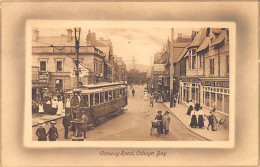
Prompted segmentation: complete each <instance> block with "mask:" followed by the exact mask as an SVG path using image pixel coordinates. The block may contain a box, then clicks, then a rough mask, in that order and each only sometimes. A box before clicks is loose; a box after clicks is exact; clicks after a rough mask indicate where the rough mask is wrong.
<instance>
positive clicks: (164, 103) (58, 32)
mask: <svg viewBox="0 0 260 167" xmlns="http://www.w3.org/2000/svg"><path fill="white" fill-rule="evenodd" d="M155 25H156V24H155ZM27 30H28V31H31V32H30V33H31V35H30V38H31V39H30V40H31V41H30V42H31V46H30V49H31V52H30V53H31V55H30V56H31V102H32V103H31V108H32V111H31V113H30V114H31V122H32V124H31V127H32V141H46V142H47V141H56V142H58V141H229V140H230V138H229V137H230V135H231V134H230V127H233V126H230V123H232V124H233V123H234V122H230V114H229V113H230V112H231V113H232V112H233V111H230V81H229V78H230V58H229V57H230V52H229V50H230V45H229V41H230V37H229V33H230V29H229V26H227V27H220V28H219V26H217V27H195V28H192V27H191V28H190V27H187V28H181V27H177V28H174V27H172V28H166V27H154V28H153V27H148V28H147V27H143V28H142V27H131V26H130V27H129V28H128V27H122V28H118V27H115V28H89V29H88V28H81V27H78V26H76V25H75V27H62V26H60V27H59V28H49V27H37V26H31V27H30V28H28V29H27ZM232 30H233V29H232ZM233 33H234V32H233ZM191 144H192V143H191Z"/></svg>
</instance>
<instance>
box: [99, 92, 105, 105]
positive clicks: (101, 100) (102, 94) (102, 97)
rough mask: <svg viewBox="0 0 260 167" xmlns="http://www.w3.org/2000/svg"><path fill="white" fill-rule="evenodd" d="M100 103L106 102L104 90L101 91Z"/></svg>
mask: <svg viewBox="0 0 260 167" xmlns="http://www.w3.org/2000/svg"><path fill="white" fill-rule="evenodd" d="M100 103H104V92H102V93H100Z"/></svg>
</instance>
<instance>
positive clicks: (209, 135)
mask: <svg viewBox="0 0 260 167" xmlns="http://www.w3.org/2000/svg"><path fill="white" fill-rule="evenodd" d="M164 105H165V106H166V107H168V109H169V110H170V111H171V112H172V114H174V115H175V116H176V117H177V118H178V119H179V120H180V121H181V122H182V123H183V124H184V125H185V126H186V128H188V129H189V130H191V131H193V132H194V133H197V134H198V135H200V136H203V137H204V138H206V139H208V140H212V141H227V140H228V139H229V130H225V129H224V127H223V126H221V125H220V126H219V127H218V129H217V131H211V130H210V129H209V130H207V126H208V120H207V119H205V122H204V125H205V127H204V128H202V129H199V128H191V127H190V126H189V125H190V120H191V116H189V115H187V114H186V113H187V110H188V107H187V106H185V105H184V104H176V107H174V108H170V102H166V103H164ZM205 113H206V112H205Z"/></svg>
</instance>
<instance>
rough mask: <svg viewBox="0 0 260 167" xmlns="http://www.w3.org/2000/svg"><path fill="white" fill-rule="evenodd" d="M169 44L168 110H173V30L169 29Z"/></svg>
mask: <svg viewBox="0 0 260 167" xmlns="http://www.w3.org/2000/svg"><path fill="white" fill-rule="evenodd" d="M171 31H172V33H171V42H170V108H173V42H174V28H172V29H171Z"/></svg>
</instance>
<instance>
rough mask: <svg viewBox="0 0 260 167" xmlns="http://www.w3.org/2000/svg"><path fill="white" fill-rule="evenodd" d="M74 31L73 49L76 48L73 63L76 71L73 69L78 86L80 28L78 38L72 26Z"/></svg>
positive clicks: (75, 29)
mask: <svg viewBox="0 0 260 167" xmlns="http://www.w3.org/2000/svg"><path fill="white" fill-rule="evenodd" d="M74 31H75V49H76V60H75V64H76V71H75V75H76V79H77V81H76V82H77V88H78V87H79V72H80V71H79V41H80V31H81V28H79V29H78V38H77V28H74Z"/></svg>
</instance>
